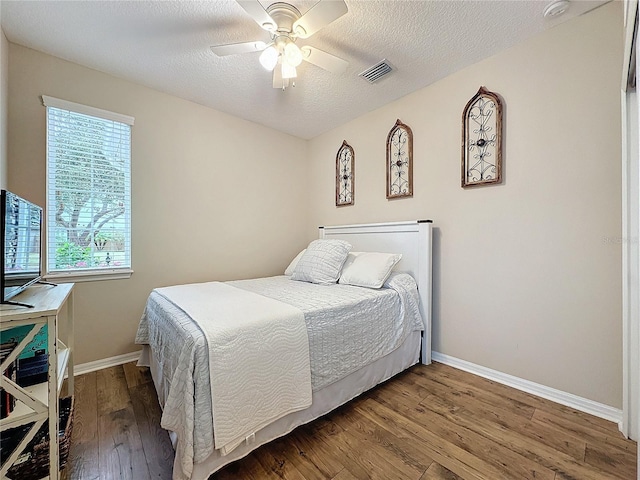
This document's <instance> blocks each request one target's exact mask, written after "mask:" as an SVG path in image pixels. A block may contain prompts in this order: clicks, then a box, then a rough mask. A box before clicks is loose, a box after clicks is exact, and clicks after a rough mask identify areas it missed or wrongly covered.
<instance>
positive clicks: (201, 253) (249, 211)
mask: <svg viewBox="0 0 640 480" xmlns="http://www.w3.org/2000/svg"><path fill="white" fill-rule="evenodd" d="M42 94H45V95H50V96H54V97H58V98H62V99H65V100H69V101H73V102H78V103H82V104H86V105H91V106H94V107H98V108H102V109H106V110H111V111H114V112H118V113H123V114H127V115H132V116H134V117H135V125H134V127H133V130H132V203H133V208H132V230H133V233H132V244H133V247H132V248H133V252H132V256H133V269H134V271H135V273H134V274H133V276H132V277H131V278H130V279H129V280H111V281H101V282H90V283H89V282H87V283H81V284H77V289H76V295H75V307H76V312H75V313H76V352H77V356H76V362H78V363H84V362H89V361H93V360H98V359H103V358H107V357H111V356H115V355H119V354H124V353H127V352H132V351H134V350H136V349H137V348H138V347H136V346H135V345H134V344H133V339H134V336H135V332H136V328H137V325H138V321H139V319H140V315H141V314H142V310H143V308H144V303H145V300H146V298H147V296H148V294H149V292H150V291H151V289H153V288H154V287H157V286H161V285H169V284H177V283H187V282H197V281H206V280H228V279H237V278H247V277H253V276H264V275H275V274H280V273H282V271H283V270H284V268H285V267H286V265H287V264H288V262H289V261H290V260H291V258H292V257H293V256H294V255H295V254H296V253H297V252H298V251H299V250H300V249H301V248H303V247H304V246H305V244H306V242H307V239H306V235H305V232H304V229H303V228H300V225H303V223H304V221H305V215H306V212H307V205H306V190H307V185H306V184H305V182H304V179H305V178H307V172H306V170H307V167H306V163H305V162H304V158H305V157H306V155H307V153H306V149H307V144H306V142H305V141H303V140H300V139H297V138H294V137H291V136H288V135H285V134H282V133H279V132H276V131H274V130H271V129H268V128H265V127H262V126H259V125H257V124H253V123H250V122H247V121H244V120H241V119H239V118H236V117H232V116H229V115H225V114H222V113H220V112H217V111H214V110H211V109H208V108H204V107H202V106H199V105H196V104H194V103H191V102H188V101H185V100H181V99H178V98H176V97H172V96H169V95H165V94H163V93H160V92H157V91H154V90H151V89H148V88H145V87H142V86H139V85H135V84H132V83H129V82H126V81H123V80H120V79H117V78H114V77H111V76H109V75H105V74H102V73H100V72H97V71H95V70H91V69H88V68H85V67H81V66H79V65H76V64H73V63H69V62H66V61H63V60H60V59H58V58H54V57H51V56H48V55H45V54H42V53H39V52H36V51H34V50H30V49H27V48H24V47H21V46H17V45H14V44H10V74H9V96H10V98H9V118H10V125H9V138H10V139H11V162H10V163H9V175H10V178H11V181H10V182H9V187H10V188H11V189H12V190H14V191H15V192H16V193H18V194H20V195H22V196H24V197H26V198H29V199H31V200H33V201H35V202H37V203H39V204H41V205H44V204H45V188H46V187H45V108H44V107H43V106H42V104H41V100H40V95H42ZM220 94H221V95H223V94H224V92H221V93H220Z"/></svg>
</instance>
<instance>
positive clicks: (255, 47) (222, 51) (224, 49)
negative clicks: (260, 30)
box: [211, 41, 267, 57]
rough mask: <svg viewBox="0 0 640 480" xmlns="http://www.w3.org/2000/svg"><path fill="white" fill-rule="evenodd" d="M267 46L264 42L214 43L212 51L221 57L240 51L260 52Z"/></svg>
mask: <svg viewBox="0 0 640 480" xmlns="http://www.w3.org/2000/svg"><path fill="white" fill-rule="evenodd" d="M266 47H267V44H266V43H264V42H260V41H258V42H243V43H229V44H227V45H213V46H212V47H211V51H212V52H213V53H215V54H216V55H217V56H219V57H224V56H227V55H236V54H238V53H251V52H260V51H262V50H264V49H265V48H266Z"/></svg>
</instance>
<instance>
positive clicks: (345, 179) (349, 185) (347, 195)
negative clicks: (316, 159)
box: [336, 140, 356, 207]
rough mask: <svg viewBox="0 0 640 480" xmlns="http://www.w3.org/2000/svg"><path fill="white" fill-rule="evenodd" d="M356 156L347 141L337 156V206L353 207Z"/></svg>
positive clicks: (343, 143)
mask: <svg viewBox="0 0 640 480" xmlns="http://www.w3.org/2000/svg"><path fill="white" fill-rule="evenodd" d="M355 161H356V155H355V152H354V151H353V148H352V147H351V145H349V144H348V143H347V141H346V140H344V141H343V142H342V146H341V147H340V149H339V150H338V154H337V155H336V206H337V207H340V206H343V205H353V201H354V195H355V181H356V178H355V173H356V171H355Z"/></svg>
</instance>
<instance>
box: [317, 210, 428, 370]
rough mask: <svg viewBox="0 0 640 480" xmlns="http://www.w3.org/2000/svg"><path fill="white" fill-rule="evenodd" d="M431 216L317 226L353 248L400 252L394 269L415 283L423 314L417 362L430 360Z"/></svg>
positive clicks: (326, 236) (328, 236) (359, 250)
mask: <svg viewBox="0 0 640 480" xmlns="http://www.w3.org/2000/svg"><path fill="white" fill-rule="evenodd" d="M431 226H432V222H431V220H414V221H409V222H391V223H369V224H359V225H340V226H330V227H320V229H319V230H320V238H334V239H339V240H346V241H348V242H349V243H350V244H351V245H352V246H353V248H352V250H353V251H357V252H387V253H401V254H402V260H400V262H399V263H398V265H396V267H395V268H394V271H398V272H407V273H410V274H411V275H412V276H413V278H415V280H416V282H417V284H418V294H419V295H420V308H421V313H422V317H423V318H424V323H425V325H424V334H423V336H422V356H421V362H422V363H424V364H429V363H431V235H432V234H431Z"/></svg>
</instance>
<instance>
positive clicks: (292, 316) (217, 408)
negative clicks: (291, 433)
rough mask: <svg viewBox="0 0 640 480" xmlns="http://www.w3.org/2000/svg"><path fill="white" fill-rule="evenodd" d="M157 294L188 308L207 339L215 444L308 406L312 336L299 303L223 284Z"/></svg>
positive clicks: (230, 444)
mask: <svg viewBox="0 0 640 480" xmlns="http://www.w3.org/2000/svg"><path fill="white" fill-rule="evenodd" d="M156 292H157V293H158V294H160V295H162V296H163V297H164V298H166V299H167V300H168V301H170V302H171V303H172V304H174V305H175V306H178V307H179V308H180V309H181V310H183V311H184V312H185V313H187V314H188V315H189V316H190V317H191V318H192V319H193V321H195V322H196V323H197V325H198V326H199V327H200V329H201V330H202V332H203V333H204V335H205V337H206V339H207V345H208V353H209V371H210V383H211V399H212V406H213V412H212V413H213V427H214V442H215V448H216V449H219V450H222V453H223V454H226V453H228V452H229V451H231V450H233V449H234V448H235V447H237V446H238V445H239V444H240V443H241V442H243V441H244V440H245V439H246V438H247V437H248V436H249V435H251V434H252V433H254V432H256V431H257V430H259V429H261V428H263V427H264V426H266V425H268V424H269V423H271V422H273V421H275V420H278V419H279V418H281V417H283V416H285V415H287V414H288V413H291V412H295V411H298V410H302V409H304V408H306V407H308V406H309V405H311V369H310V364H309V340H308V338H307V329H306V325H305V321H304V314H303V313H302V311H301V310H299V309H298V308H295V307H293V306H291V305H287V304H286V303H282V302H279V301H277V300H272V299H270V298H267V297H265V296H263V295H258V294H255V293H252V292H249V291H246V290H242V289H239V288H236V287H233V286H231V285H228V284H224V283H220V282H209V283H199V284H191V285H177V286H173V287H166V288H158V289H156Z"/></svg>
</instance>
